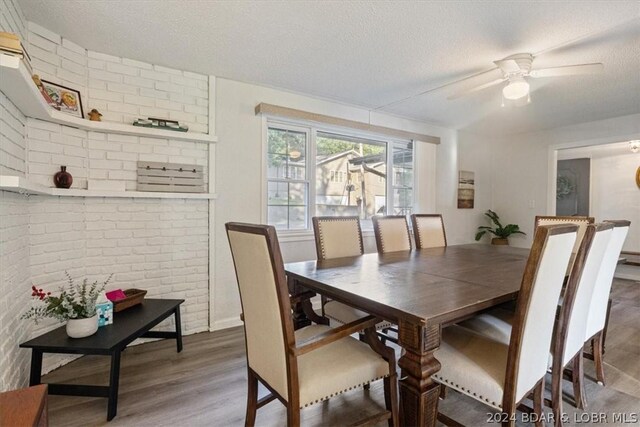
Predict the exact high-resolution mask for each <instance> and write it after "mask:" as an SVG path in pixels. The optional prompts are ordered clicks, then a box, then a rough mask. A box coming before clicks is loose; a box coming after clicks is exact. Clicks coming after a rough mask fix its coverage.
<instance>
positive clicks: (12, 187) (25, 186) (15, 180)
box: [0, 175, 217, 200]
mask: <svg viewBox="0 0 640 427" xmlns="http://www.w3.org/2000/svg"><path fill="white" fill-rule="evenodd" d="M0 190H4V191H11V192H13V193H20V194H33V195H43V196H61V197H116V198H143V199H199V200H208V199H215V198H216V197H217V195H216V194H210V193H159V192H158V193H156V192H152V191H97V190H82V189H77V188H69V189H64V188H49V187H45V186H44V185H40V184H35V183H32V182H29V181H28V180H26V179H25V178H22V177H19V176H11V175H0Z"/></svg>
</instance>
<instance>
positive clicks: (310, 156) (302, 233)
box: [261, 115, 416, 241]
mask: <svg viewBox="0 0 640 427" xmlns="http://www.w3.org/2000/svg"><path fill="white" fill-rule="evenodd" d="M269 128H280V129H284V130H291V131H295V132H303V133H306V135H307V138H306V139H307V146H306V153H307V158H306V162H305V168H306V172H307V174H306V175H307V176H306V179H305V181H306V182H307V204H306V207H307V217H306V228H305V229H300V230H284V229H279V230H278V235H280V236H284V237H287V240H288V241H295V240H298V239H300V240H306V237H308V236H312V235H313V229H312V225H311V218H312V217H313V216H314V215H315V209H316V208H315V206H316V185H315V183H316V165H315V160H316V152H317V151H316V135H317V133H318V132H325V133H333V134H336V135H344V136H349V137H353V138H362V139H369V140H372V141H376V142H383V143H385V144H386V166H387V178H386V194H385V198H386V203H385V207H386V211H387V213H388V212H389V211H390V209H393V188H394V187H393V177H392V176H391V175H390V173H389V171H391V172H393V157H392V156H393V154H392V153H393V149H392V146H393V144H394V143H400V144H407V143H409V142H410V141H409V140H404V139H398V138H393V137H389V136H387V135H380V134H375V133H370V132H362V131H358V130H354V129H350V128H343V127H338V126H330V125H325V124H317V123H314V122H306V121H298V120H287V119H283V118H280V117H270V116H266V115H264V116H263V117H262V208H261V209H262V215H261V218H262V222H263V223H264V224H267V220H268V214H267V213H268V206H267V205H268V198H269V196H268V193H269V192H268V186H269V181H270V179H269V177H268V162H267V153H268V149H269V148H268V144H269ZM412 153H413V172H414V173H413V182H412V186H411V189H412V193H411V206H412V208H415V205H416V191H415V189H416V173H415V169H416V164H415V159H416V144H415V142H414V143H413V146H412ZM390 177H391V179H390ZM346 178H347V177H346V176H345V180H346ZM272 180H273V179H272ZM293 181H296V182H297V181H299V180H293ZM367 231H369V228H368V227H366V225H365V227H363V232H365V234H366V233H367Z"/></svg>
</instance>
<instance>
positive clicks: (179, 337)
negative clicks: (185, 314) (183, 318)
mask: <svg viewBox="0 0 640 427" xmlns="http://www.w3.org/2000/svg"><path fill="white" fill-rule="evenodd" d="M174 315H175V317H176V346H177V348H178V353H180V352H181V351H182V324H181V322H180V306H177V307H176V310H175V311H174Z"/></svg>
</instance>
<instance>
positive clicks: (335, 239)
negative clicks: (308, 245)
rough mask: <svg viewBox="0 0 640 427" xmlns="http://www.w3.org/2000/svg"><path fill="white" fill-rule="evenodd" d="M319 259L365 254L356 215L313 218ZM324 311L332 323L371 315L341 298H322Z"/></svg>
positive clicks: (350, 320)
mask: <svg viewBox="0 0 640 427" xmlns="http://www.w3.org/2000/svg"><path fill="white" fill-rule="evenodd" d="M312 222H313V232H314V235H315V241H316V253H317V255H318V260H319V261H321V260H325V259H332V258H343V257H352V256H360V255H362V254H363V253H364V246H363V244H362V229H361V228H360V218H358V217H357V216H341V217H335V216H315V217H313V218H312ZM322 314H323V316H325V317H327V318H328V319H329V320H330V322H331V323H337V324H342V325H343V324H346V323H351V322H353V321H356V320H358V319H361V318H363V317H365V316H367V315H368V313H365V312H364V311H361V310H358V309H356V308H353V307H351V306H349V305H346V304H343V303H341V302H338V301H331V300H327V299H326V298H325V297H322ZM390 326H392V324H391V323H389V322H380V323H379V324H378V325H376V329H378V330H380V329H386V328H388V327H390Z"/></svg>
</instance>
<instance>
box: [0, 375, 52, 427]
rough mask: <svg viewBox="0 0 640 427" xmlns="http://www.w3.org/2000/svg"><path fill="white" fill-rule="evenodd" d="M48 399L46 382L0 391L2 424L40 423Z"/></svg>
mask: <svg viewBox="0 0 640 427" xmlns="http://www.w3.org/2000/svg"><path fill="white" fill-rule="evenodd" d="M46 400H47V385H46V384H40V385H37V386H33V387H28V388H21V389H18V390H12V391H7V392H4V393H0V408H2V410H0V426H35V425H39V424H38V421H39V420H40V419H41V417H42V415H43V411H44V410H45V402H46Z"/></svg>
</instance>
